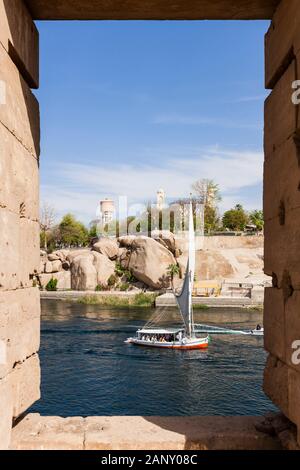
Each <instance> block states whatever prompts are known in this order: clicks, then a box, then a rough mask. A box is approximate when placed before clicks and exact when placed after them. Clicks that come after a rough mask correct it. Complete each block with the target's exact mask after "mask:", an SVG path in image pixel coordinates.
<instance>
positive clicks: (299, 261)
mask: <svg viewBox="0 0 300 470" xmlns="http://www.w3.org/2000/svg"><path fill="white" fill-rule="evenodd" d="M281 217H282V218H281V223H280V218H278V217H277V218H276V219H272V220H266V221H265V228H264V233H265V247H264V270H265V273H266V274H268V275H269V276H272V274H275V275H276V277H277V280H278V286H279V287H282V286H283V281H284V277H286V278H289V279H290V283H291V285H292V287H293V288H294V289H300V208H297V209H294V210H291V211H288V212H285V210H284V207H282V214H281Z"/></svg>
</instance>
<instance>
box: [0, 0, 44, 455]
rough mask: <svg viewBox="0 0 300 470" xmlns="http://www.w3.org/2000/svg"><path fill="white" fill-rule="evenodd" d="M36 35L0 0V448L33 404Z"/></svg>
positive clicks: (12, 4)
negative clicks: (32, 90)
mask: <svg viewBox="0 0 300 470" xmlns="http://www.w3.org/2000/svg"><path fill="white" fill-rule="evenodd" d="M38 69H39V66H38V32H37V29H36V27H35V25H34V23H33V21H32V19H31V17H30V15H29V12H28V10H27V9H26V7H25V6H24V4H23V2H22V0H0V86H1V96H0V181H1V184H0V230H1V233H0V253H1V263H0V448H1V449H3V448H7V447H8V445H9V442H10V434H11V427H12V422H13V419H14V418H17V417H18V416H20V414H22V413H23V412H24V411H26V410H27V409H28V407H30V406H31V404H32V403H33V402H34V401H36V400H37V399H38V398H39V395H40V367H39V359H38V355H37V351H38V349H39V341H40V338H39V336H40V332H39V331H40V300H39V292H38V290H37V288H34V287H33V282H32V275H33V274H34V273H35V272H37V271H38V269H39V263H40V260H39V223H38V217H39V105H38V102H37V100H36V99H35V97H34V95H33V94H32V92H31V90H30V87H37V86H38Z"/></svg>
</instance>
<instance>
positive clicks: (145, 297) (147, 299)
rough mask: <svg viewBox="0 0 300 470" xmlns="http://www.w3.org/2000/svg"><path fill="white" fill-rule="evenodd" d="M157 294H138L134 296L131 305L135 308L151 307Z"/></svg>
mask: <svg viewBox="0 0 300 470" xmlns="http://www.w3.org/2000/svg"><path fill="white" fill-rule="evenodd" d="M157 295H158V294H145V293H144V292H139V293H138V294H136V295H135V296H134V300H133V304H134V306H136V307H153V306H154V304H155V299H156V297H157Z"/></svg>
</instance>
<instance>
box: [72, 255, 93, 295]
mask: <svg viewBox="0 0 300 470" xmlns="http://www.w3.org/2000/svg"><path fill="white" fill-rule="evenodd" d="M96 286H97V271H96V267H95V266H94V257H93V255H92V254H88V255H85V254H83V255H82V256H80V255H79V256H76V258H74V260H73V261H72V263H71V289H73V290H95V289H96Z"/></svg>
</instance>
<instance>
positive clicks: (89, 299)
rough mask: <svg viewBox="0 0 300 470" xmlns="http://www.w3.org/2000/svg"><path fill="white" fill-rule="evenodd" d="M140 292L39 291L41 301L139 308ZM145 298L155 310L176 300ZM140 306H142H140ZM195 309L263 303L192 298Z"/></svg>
mask: <svg viewBox="0 0 300 470" xmlns="http://www.w3.org/2000/svg"><path fill="white" fill-rule="evenodd" d="M139 294H143V293H142V292H137V291H129V292H117V291H116V292H102V291H100V292H95V291H52V292H48V291H41V299H42V300H59V301H70V302H80V303H86V304H89V303H91V304H99V305H102V306H114V305H115V306H116V307H117V306H139V305H135V299H136V296H137V295H139ZM144 295H145V297H146V296H148V297H149V299H151V300H152V299H153V302H154V303H153V305H152V306H153V307H155V308H174V307H176V300H175V297H174V295H173V294H172V293H165V294H157V292H147V293H144ZM140 306H143V304H142V305H140ZM144 306H149V307H150V306H151V305H147V304H146V305H144ZM193 306H194V308H195V309H206V308H207V309H210V308H242V309H248V310H251V309H253V310H262V309H263V302H257V301H254V300H253V299H251V298H249V297H222V296H220V297H193Z"/></svg>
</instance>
